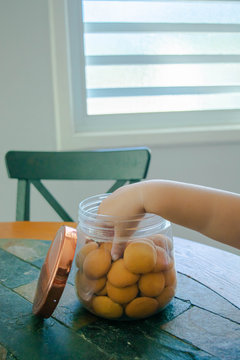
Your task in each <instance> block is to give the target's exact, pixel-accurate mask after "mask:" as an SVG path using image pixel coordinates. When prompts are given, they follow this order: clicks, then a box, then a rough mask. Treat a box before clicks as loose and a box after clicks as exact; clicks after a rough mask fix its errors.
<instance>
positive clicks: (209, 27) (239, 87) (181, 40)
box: [68, 0, 240, 131]
mask: <svg viewBox="0 0 240 360" xmlns="http://www.w3.org/2000/svg"><path fill="white" fill-rule="evenodd" d="M74 4H75V5H74ZM79 4H80V5H79ZM68 11H69V20H68V21H69V34H70V47H71V70H72V83H73V103H74V113H75V130H76V131H79V130H80V129H83V128H85V130H94V129H95V130H99V129H102V128H104V127H105V128H111V126H112V129H113V128H114V129H115V126H116V124H118V128H119V129H121V128H122V129H128V128H129V129H131V128H134V127H136V122H137V124H138V127H139V128H147V127H148V126H150V127H156V126H160V127H161V126H163V127H164V126H165V127H169V126H176V123H177V125H186V124H187V125H189V124H190V125H194V124H195V125H199V124H200V123H201V124H202V123H204V122H205V123H208V122H209V119H210V121H213V122H215V123H217V122H218V121H220V122H222V123H224V122H226V121H231V120H230V117H226V116H225V115H222V112H223V111H230V112H232V114H234V116H233V118H234V120H233V121H234V122H235V123H236V121H239V112H238V110H239V109H240V0H235V1H224V0H207V1H206V0H185V1H182V0H168V1H159V0H147V1H146V0H145V1H139V0H118V1H115V0H105V1H102V0H82V1H80V0H74V1H73V0H72V1H69V9H68ZM79 44H80V45H79ZM79 84H81V85H79ZM234 111H235V112H234ZM236 111H237V112H236ZM179 112H181V113H184V117H182V118H181V121H180V120H179V117H178V116H175V115H174V114H177V113H179ZM209 112H210V114H211V116H210V117H209V116H202V115H201V114H203V113H204V114H207V113H208V114H209ZM214 114H215V115H214ZM174 116H175V117H174ZM172 119H173V122H172V123H171V121H172ZM236 119H238V120H236ZM116 120H117V121H116ZM194 122H196V123H194Z"/></svg>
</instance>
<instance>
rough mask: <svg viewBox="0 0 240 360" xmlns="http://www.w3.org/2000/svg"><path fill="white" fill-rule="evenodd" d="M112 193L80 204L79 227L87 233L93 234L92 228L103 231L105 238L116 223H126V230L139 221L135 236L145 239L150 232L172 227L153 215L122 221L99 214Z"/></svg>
mask: <svg viewBox="0 0 240 360" xmlns="http://www.w3.org/2000/svg"><path fill="white" fill-rule="evenodd" d="M109 195H110V193H103V194H98V195H94V196H91V197H88V198H86V199H85V200H82V201H81V202H80V203H79V212H78V221H79V227H80V228H81V229H82V230H83V231H84V232H86V233H92V231H91V229H90V228H94V229H95V230H96V229H98V230H101V231H102V232H104V233H105V235H104V236H107V233H106V232H109V228H112V227H113V226H114V223H115V222H122V223H124V224H125V225H124V226H125V227H126V229H128V228H129V229H130V228H132V226H133V225H132V224H133V223H134V222H136V221H138V227H137V228H136V231H135V236H137V237H143V236H144V234H146V233H148V232H152V233H157V232H159V231H163V230H166V229H167V228H169V227H170V226H171V223H170V222H169V221H168V220H166V219H164V218H162V217H161V216H159V215H156V214H152V213H142V214H137V215H136V216H133V217H131V218H130V219H127V220H122V219H121V217H118V216H110V215H103V214H98V213H97V209H98V206H99V205H100V203H101V201H103V200H104V199H105V198H107V197H108V196H109Z"/></svg>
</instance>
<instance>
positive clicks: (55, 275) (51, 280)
mask: <svg viewBox="0 0 240 360" xmlns="http://www.w3.org/2000/svg"><path fill="white" fill-rule="evenodd" d="M76 245H77V230H76V229H74V228H71V227H69V226H61V227H60V229H59V230H58V232H57V234H56V236H55V239H54V240H53V241H52V244H51V246H50V248H49V250H48V253H47V256H46V259H45V262H44V264H43V266H42V269H41V273H40V276H39V279H38V284H37V289H36V293H35V297H34V301H33V309H32V311H33V313H34V314H35V315H40V316H42V317H44V318H48V317H50V316H51V315H52V313H53V311H54V310H55V308H56V306H57V304H58V302H59V300H60V298H61V295H62V293H63V290H64V288H65V285H66V282H67V279H68V275H69V273H70V270H71V267H72V262H73V258H74V254H75V250H76Z"/></svg>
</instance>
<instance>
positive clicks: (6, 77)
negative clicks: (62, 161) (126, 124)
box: [0, 0, 240, 251]
mask: <svg viewBox="0 0 240 360" xmlns="http://www.w3.org/2000/svg"><path fill="white" fill-rule="evenodd" d="M129 145H131V144H129ZM142 145H148V144H142ZM151 148H152V162H151V166H150V171H149V176H148V178H168V179H172V180H179V181H186V182H192V183H198V184H201V185H207V186H213V187H218V188H222V189H225V190H230V191H235V192H239V193H240V164H239V153H240V144H239V143H224V144H202V145H193V146H190V145H188V146H178V147H177V146H176V147H174V146H164V147H151ZM55 149H56V134H55V123H54V104H53V86H52V73H51V59H50V39H49V20H48V2H47V0H41V1H39V0H21V1H18V0H0V155H1V156H0V169H2V170H1V171H0V221H13V220H14V218H15V206H16V181H15V180H10V179H8V177H7V173H6V169H5V163H4V155H5V153H6V152H7V151H8V150H55ZM48 185H49V188H50V189H52V190H53V192H54V194H56V196H57V197H58V199H59V200H60V202H61V203H62V204H64V205H65V206H66V208H67V210H68V211H69V213H70V214H71V215H72V216H73V217H74V218H75V219H76V218H77V206H78V203H79V201H80V200H82V199H84V198H86V197H87V196H90V195H94V194H97V193H102V192H104V191H105V190H106V188H107V186H108V185H109V183H106V182H103V183H100V182H97V183H94V184H92V185H91V187H90V186H89V182H83V184H81V185H80V184H79V183H77V182H73V183H71V186H70V187H69V184H68V183H67V182H64V183H63V184H62V183H56V182H48ZM32 200H33V201H32V210H33V217H32V220H49V221H51V220H53V221H55V220H58V217H57V216H56V215H55V214H54V213H53V211H52V210H51V209H49V207H48V205H46V204H45V202H44V200H42V199H41V197H40V196H39V195H38V194H36V192H35V191H33V199H32ZM174 235H177V236H183V237H187V238H190V239H194V240H196V241H202V242H205V243H210V244H213V245H215V246H218V247H223V248H226V247H224V246H223V245H221V244H217V243H216V242H213V241H211V240H209V239H207V238H205V237H203V236H200V234H197V233H195V232H193V231H190V230H187V229H183V228H180V227H177V226H174ZM229 250H230V251H233V250H232V249H229Z"/></svg>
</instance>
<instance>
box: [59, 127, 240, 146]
mask: <svg viewBox="0 0 240 360" xmlns="http://www.w3.org/2000/svg"><path fill="white" fill-rule="evenodd" d="M238 141H240V125H231V126H223V125H221V126H205V127H197V128H196V127H194V128H193V127H192V128H191V127H185V128H180V129H179V128H178V129H176V128H175V129H174V128H172V129H162V130H159V129H157V130H154V129H152V130H144V131H143V130H142V131H117V132H114V131H112V132H96V133H94V132H83V133H75V134H74V133H70V132H69V131H65V132H64V136H58V137H57V145H58V150H80V149H96V148H109V147H122V146H124V147H125V146H126V147H127V146H143V145H148V146H174V145H186V144H189V145H194V144H206V143H216V144H217V143H232V142H238Z"/></svg>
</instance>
